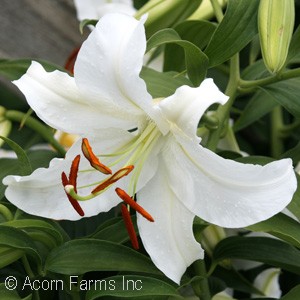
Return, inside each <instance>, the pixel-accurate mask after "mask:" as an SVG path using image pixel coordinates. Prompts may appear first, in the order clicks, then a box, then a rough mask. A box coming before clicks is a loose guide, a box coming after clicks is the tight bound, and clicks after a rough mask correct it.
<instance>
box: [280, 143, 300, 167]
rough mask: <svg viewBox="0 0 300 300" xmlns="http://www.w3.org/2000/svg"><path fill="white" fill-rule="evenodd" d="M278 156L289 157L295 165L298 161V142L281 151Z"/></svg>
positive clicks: (299, 155)
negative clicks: (292, 146) (285, 150)
mask: <svg viewBox="0 0 300 300" xmlns="http://www.w3.org/2000/svg"><path fill="white" fill-rule="evenodd" d="M280 158H291V159H292V160H293V163H294V164H295V165H297V163H298V162H299V161H300V142H299V143H298V144H297V145H296V146H295V147H294V148H292V149H290V150H288V151H287V152H285V153H283V154H282V155H281V156H280Z"/></svg>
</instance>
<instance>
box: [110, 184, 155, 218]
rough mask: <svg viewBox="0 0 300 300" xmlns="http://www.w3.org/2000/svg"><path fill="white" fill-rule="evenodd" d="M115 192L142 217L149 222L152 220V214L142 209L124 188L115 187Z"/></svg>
mask: <svg viewBox="0 0 300 300" xmlns="http://www.w3.org/2000/svg"><path fill="white" fill-rule="evenodd" d="M115 191H116V193H117V194H118V196H119V197H120V198H121V199H122V200H123V201H124V202H125V203H126V204H128V205H129V206H130V207H132V208H133V209H134V210H135V211H137V212H138V213H140V214H141V215H142V216H143V217H144V218H146V219H147V220H148V221H150V222H154V219H153V218H152V216H151V215H150V214H149V213H148V212H147V211H146V210H145V209H143V208H142V207H141V206H140V205H139V204H137V203H136V202H135V201H134V200H133V199H132V198H131V197H130V196H129V195H128V194H127V193H126V192H125V191H124V190H122V189H120V188H116V190H115Z"/></svg>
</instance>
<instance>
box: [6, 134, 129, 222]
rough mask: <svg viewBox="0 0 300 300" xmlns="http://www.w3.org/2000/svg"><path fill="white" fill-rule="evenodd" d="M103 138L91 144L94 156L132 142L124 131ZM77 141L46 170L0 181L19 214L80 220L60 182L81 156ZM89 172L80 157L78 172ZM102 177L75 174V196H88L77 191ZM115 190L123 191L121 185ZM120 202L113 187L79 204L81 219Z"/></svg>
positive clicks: (88, 188)
mask: <svg viewBox="0 0 300 300" xmlns="http://www.w3.org/2000/svg"><path fill="white" fill-rule="evenodd" d="M106 133H107V136H105V135H103V136H102V138H101V140H100V143H99V141H98V143H96V142H95V141H94V142H91V145H92V147H93V150H94V151H95V153H97V151H99V152H102V151H103V152H102V153H107V151H109V149H112V150H116V148H118V147H119V146H120V145H121V144H124V143H127V142H128V141H129V140H130V139H132V135H130V134H129V133H127V132H125V131H119V132H117V131H116V130H110V131H108V132H106ZM80 148H81V140H79V141H78V142H76V143H75V144H74V145H73V146H72V147H71V148H70V150H69V151H68V152H67V155H66V158H65V159H57V158H55V159H53V160H52V161H51V162H50V166H49V168H40V169H37V170H35V171H34V172H33V173H32V174H31V175H29V176H24V177H21V176H7V177H5V178H4V179H3V184H4V185H8V187H7V189H6V191H5V196H6V198H7V199H8V200H9V201H10V202H11V203H13V204H14V205H15V206H17V207H18V208H20V209H22V210H23V211H25V212H27V213H29V214H33V215H38V216H42V217H46V218H52V219H67V220H78V219H80V218H81V217H80V216H79V214H78V213H77V212H76V211H75V210H74V208H73V207H72V206H71V204H70V202H69V200H68V198H67V196H66V194H65V191H64V188H63V185H62V182H61V173H62V172H65V173H66V174H69V170H70V166H71V163H72V160H73V159H74V157H75V156H76V155H77V154H82V153H81V149H80ZM82 169H83V170H89V169H91V167H90V165H89V162H88V161H87V160H86V159H85V158H84V157H83V155H81V161H80V170H82ZM105 178H106V177H105V176H104V175H103V174H101V173H100V172H97V171H92V172H79V174H78V193H79V194H81V195H87V194H89V193H90V192H91V187H87V188H80V187H81V186H85V185H87V184H90V183H93V182H96V181H100V180H103V179H105ZM118 186H120V187H121V188H123V184H122V182H118ZM119 202H120V198H119V197H118V196H117V195H116V193H115V192H114V188H113V186H111V188H110V189H108V190H107V191H105V192H104V193H103V194H101V195H100V196H97V197H96V198H94V199H92V200H88V201H80V205H81V207H82V209H83V211H84V213H85V217H90V216H94V215H97V214H98V213H100V212H105V211H108V210H110V209H111V208H112V207H114V206H115V205H117V204H118V203H119Z"/></svg>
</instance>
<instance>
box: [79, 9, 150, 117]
mask: <svg viewBox="0 0 300 300" xmlns="http://www.w3.org/2000/svg"><path fill="white" fill-rule="evenodd" d="M144 22H145V18H142V19H141V21H137V20H135V19H134V18H132V17H129V16H127V15H123V14H108V15H105V16H104V17H103V18H101V19H100V21H99V22H98V23H97V25H96V28H95V29H94V30H93V32H92V33H91V34H90V35H89V37H88V39H87V40H86V41H85V42H84V43H83V45H82V47H81V49H80V51H79V54H78V57H77V61H76V63H75V69H74V77H75V81H76V84H77V86H78V87H79V89H80V91H81V92H82V94H84V95H85V96H86V97H88V98H89V101H90V102H92V103H93V106H94V107H98V108H99V109H100V108H101V111H102V112H103V113H104V112H105V113H107V114H109V115H116V114H118V115H119V117H121V118H125V119H128V120H132V119H138V118H139V117H140V118H142V119H144V118H145V112H144V111H146V112H148V111H150V112H151V111H153V108H152V105H151V101H152V97H151V95H150V94H149V93H148V92H147V89H146V84H145V82H144V81H143V80H142V79H141V78H140V77H139V74H140V71H141V69H142V65H143V56H144V53H145V49H146V37H145V29H144V26H143V23H144Z"/></svg>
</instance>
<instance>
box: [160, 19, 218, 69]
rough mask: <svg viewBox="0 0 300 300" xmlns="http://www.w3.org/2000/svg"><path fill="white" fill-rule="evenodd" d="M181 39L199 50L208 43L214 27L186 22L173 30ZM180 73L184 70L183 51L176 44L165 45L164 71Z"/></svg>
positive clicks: (211, 24) (201, 23)
mask: <svg viewBox="0 0 300 300" xmlns="http://www.w3.org/2000/svg"><path fill="white" fill-rule="evenodd" d="M174 29H175V30H176V32H177V33H178V34H179V36H180V37H181V39H183V40H186V41H189V42H191V43H193V44H194V45H196V46H197V47H198V48H199V49H201V50H202V49H203V48H204V47H205V46H206V45H207V44H208V42H209V40H210V38H211V36H212V34H213V32H214V31H215V29H216V25H215V24H213V23H210V22H207V21H200V20H199V21H197V20H188V21H185V22H182V23H179V24H178V25H177V26H176V27H175V28H174ZM171 70H173V71H177V72H182V71H184V70H185V61H184V50H183V49H182V47H180V46H178V45H176V44H167V45H166V47H165V55H164V71H171Z"/></svg>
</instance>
